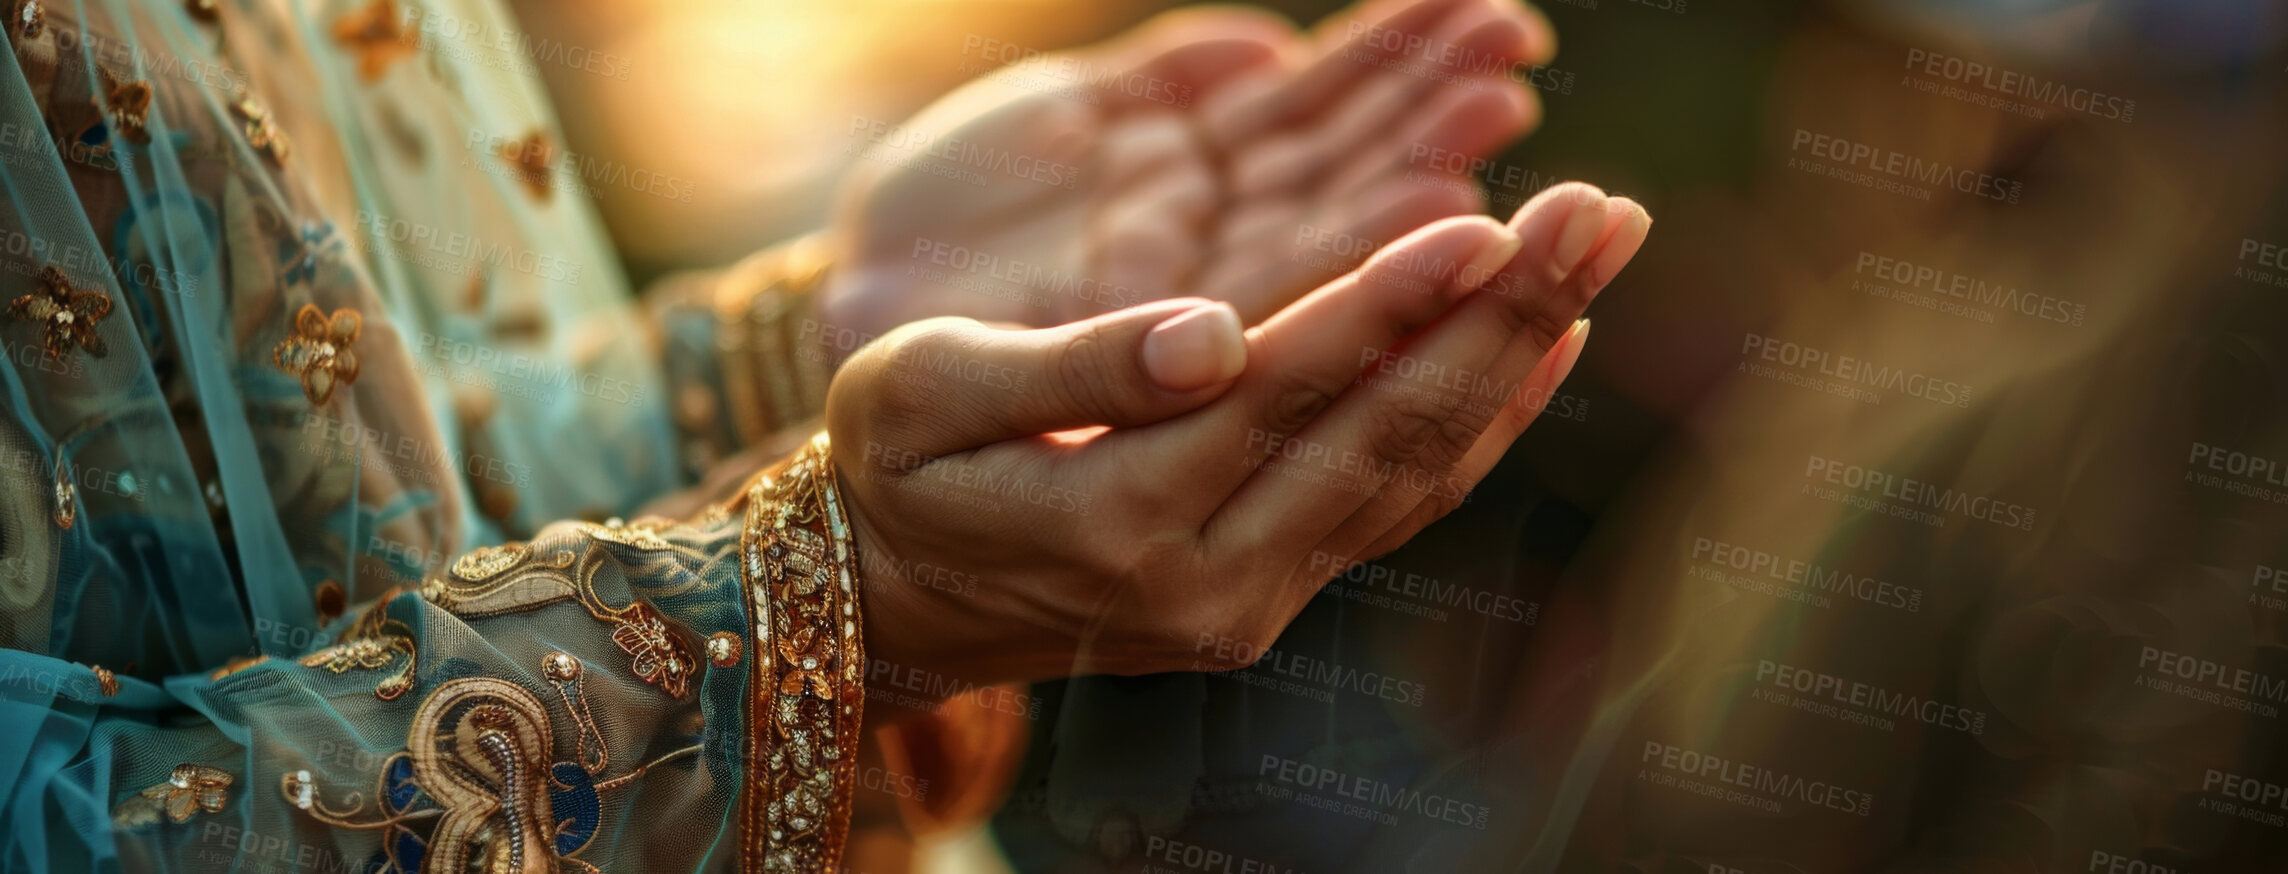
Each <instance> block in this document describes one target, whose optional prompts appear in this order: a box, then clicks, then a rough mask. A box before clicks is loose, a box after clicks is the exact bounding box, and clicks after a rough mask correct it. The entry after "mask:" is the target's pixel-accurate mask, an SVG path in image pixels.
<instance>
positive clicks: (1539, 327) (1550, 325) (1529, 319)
mask: <svg viewBox="0 0 2288 874" xmlns="http://www.w3.org/2000/svg"><path fill="white" fill-rule="evenodd" d="M1554 303H1555V302H1554V301H1549V302H1544V303H1543V304H1542V305H1541V306H1537V307H1534V308H1533V311H1532V312H1531V313H1530V314H1528V315H1527V316H1526V317H1525V324H1524V326H1523V327H1522V328H1521V329H1520V330H1523V331H1524V332H1525V336H1526V339H1529V340H1532V341H1533V348H1535V349H1539V350H1541V351H1542V352H1544V353H1547V352H1548V351H1549V350H1551V349H1555V348H1557V339H1558V338H1559V337H1563V336H1565V332H1566V331H1570V330H1572V329H1573V317H1572V316H1569V315H1566V313H1568V312H1577V310H1573V309H1572V308H1570V307H1561V306H1555V305H1553V304H1554Z"/></svg>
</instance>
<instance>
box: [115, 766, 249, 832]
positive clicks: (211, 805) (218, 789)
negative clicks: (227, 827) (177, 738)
mask: <svg viewBox="0 0 2288 874" xmlns="http://www.w3.org/2000/svg"><path fill="white" fill-rule="evenodd" d="M230 783H231V776H230V772H228V771H223V770H221V769H218V768H209V767H207V766H205V765H194V764H191V763H188V762H185V763H183V764H180V765H176V766H175V772H174V774H172V775H170V776H169V777H168V778H167V782H165V783H161V784H159V785H157V786H153V787H151V788H149V789H145V790H143V791H141V792H138V793H136V794H134V795H132V796H129V797H128V799H127V800H126V801H122V802H120V803H119V807H118V809H116V810H114V811H113V812H112V814H111V821H112V822H113V823H115V824H118V825H120V826H126V827H134V826H139V825H148V824H150V823H154V822H158V821H159V817H160V815H161V814H165V815H166V817H167V821H169V822H182V821H183V820H186V819H190V818H191V814H194V813H197V812H199V811H202V810H203V811H206V812H208V813H220V812H222V808H223V804H224V803H225V802H227V801H228V800H229V790H230Z"/></svg>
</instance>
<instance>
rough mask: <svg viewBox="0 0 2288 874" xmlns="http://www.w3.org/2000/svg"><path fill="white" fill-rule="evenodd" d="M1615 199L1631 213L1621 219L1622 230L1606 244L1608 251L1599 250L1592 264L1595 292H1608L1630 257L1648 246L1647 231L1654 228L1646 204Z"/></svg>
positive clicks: (1591, 282)
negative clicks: (1645, 244) (1644, 205)
mask: <svg viewBox="0 0 2288 874" xmlns="http://www.w3.org/2000/svg"><path fill="white" fill-rule="evenodd" d="M1614 202H1615V203H1617V204H1621V205H1624V206H1625V208H1626V212H1627V216H1626V217H1625V218H1622V219H1621V225H1620V229H1619V230H1617V231H1615V232H1614V233H1613V238H1612V240H1613V241H1612V242H1610V243H1607V244H1605V249H1604V251H1601V252H1598V253H1597V257H1596V258H1595V259H1594V260H1593V261H1592V262H1591V263H1590V264H1589V266H1588V270H1589V293H1590V294H1592V295H1593V294H1596V293H1598V292H1601V291H1604V290H1605V286H1607V285H1611V284H1612V282H1613V278H1614V277H1616V276H1619V275H1620V274H1621V268H1623V267H1627V266H1629V259H1631V258H1634V257H1636V254H1637V248H1638V247H1639V246H1642V245H1644V236H1643V235H1644V233H1645V232H1647V231H1650V230H1651V229H1652V213H1649V212H1646V211H1645V208H1644V207H1643V206H1642V205H1640V204H1638V203H1637V202H1636V201H1633V200H1629V199H1627V198H1614Z"/></svg>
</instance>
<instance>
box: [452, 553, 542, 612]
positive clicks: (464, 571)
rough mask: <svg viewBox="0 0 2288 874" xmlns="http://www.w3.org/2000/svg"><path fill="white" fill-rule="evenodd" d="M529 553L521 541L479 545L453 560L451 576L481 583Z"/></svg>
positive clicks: (513, 565) (514, 564) (521, 559)
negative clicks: (496, 544) (498, 544)
mask: <svg viewBox="0 0 2288 874" xmlns="http://www.w3.org/2000/svg"><path fill="white" fill-rule="evenodd" d="M530 554H531V550H528V549H526V548H525V547H524V544H521V543H510V544H504V545H501V546H480V547H477V548H476V549H472V550H470V551H469V552H468V554H466V555H463V556H461V557H460V558H457V559H454V560H453V576H456V577H460V578H461V579H464V580H468V581H469V582H472V583H481V582H484V581H485V580H489V579H492V578H493V577H494V576H496V575H498V574H499V573H500V572H501V571H505V570H508V569H509V568H512V567H515V566H516V564H517V562H520V561H523V560H524V558H525V556H527V555H530ZM431 600H435V599H431Z"/></svg>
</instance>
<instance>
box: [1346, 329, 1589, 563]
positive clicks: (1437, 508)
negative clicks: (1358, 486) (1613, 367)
mask: <svg viewBox="0 0 2288 874" xmlns="http://www.w3.org/2000/svg"><path fill="white" fill-rule="evenodd" d="M1588 342H1589V320H1588V319H1582V320H1580V321H1578V322H1574V323H1573V328H1572V329H1571V330H1568V331H1566V332H1565V335H1564V336H1563V337H1560V338H1558V340H1557V347H1556V349H1555V350H1554V351H1555V352H1556V353H1557V354H1554V355H1549V356H1545V357H1543V358H1542V359H1541V364H1540V366H1538V367H1535V368H1534V369H1533V373H1532V375H1530V376H1528V377H1526V380H1525V384H1524V385H1522V386H1519V388H1518V392H1517V394H1515V395H1512V396H1510V399H1509V402H1508V403H1506V404H1503V405H1502V409H1501V412H1499V413H1497V414H1495V416H1494V420H1493V423H1492V424H1490V425H1487V426H1486V431H1485V433H1483V434H1480V435H1478V442H1476V443H1473V444H1471V445H1470V451H1468V452H1466V453H1463V455H1462V460H1461V461H1460V462H1457V463H1456V464H1455V465H1454V469H1453V471H1452V472H1451V473H1449V474H1448V475H1447V478H1446V481H1448V482H1455V483H1467V484H1469V487H1470V488H1476V487H1477V484H1478V482H1479V481H1481V480H1483V479H1485V478H1486V474H1488V473H1492V472H1493V469H1494V465H1495V464H1498V463H1500V462H1501V460H1502V456H1503V455H1504V454H1506V453H1508V452H1509V447H1510V445H1511V444H1513V443H1516V442H1517V438H1518V437H1520V436H1523V435H1524V434H1525V429H1526V428H1528V427H1530V426H1532V425H1533V420H1535V419H1538V418H1540V417H1541V411H1542V409H1543V408H1545V407H1547V406H1549V403H1550V400H1551V399H1552V398H1554V397H1555V396H1556V394H1557V387H1558V386H1561V385H1564V384H1565V377H1567V376H1569V375H1571V374H1572V373H1573V365H1574V363H1575V362H1577V361H1579V360H1580V359H1581V347H1582V346H1583V345H1585V344H1587V343H1588ZM1466 493H1467V492H1466V491H1457V492H1455V493H1454V494H1453V495H1452V497H1446V496H1434V495H1429V494H1425V495H1424V497H1423V498H1422V501H1421V502H1420V503H1418V504H1416V505H1414V509H1413V510H1411V511H1408V512H1407V514H1406V515H1405V516H1403V517H1401V518H1400V519H1399V520H1398V524H1396V525H1393V526H1391V528H1390V530H1389V531H1385V532H1383V533H1382V534H1381V535H1379V536H1377V537H1375V538H1374V540H1373V542H1371V543H1368V544H1367V547H1366V548H1365V549H1362V550H1359V552H1358V556H1357V558H1358V559H1359V560H1361V561H1367V560H1372V559H1375V558H1378V557H1381V556H1383V555H1385V554H1388V553H1389V552H1390V551H1391V550H1394V549H1397V548H1398V547H1399V546H1401V545H1404V544H1405V543H1406V541H1408V540H1410V539H1413V537H1414V535H1415V534H1418V533H1420V532H1421V531H1422V529H1424V528H1427V527H1430V523H1432V522H1436V521H1438V520H1440V519H1443V518H1445V517H1446V514H1447V513H1451V512H1453V511H1454V508H1455V507H1459V506H1461V503H1462V497H1463V495H1465V494H1466Z"/></svg>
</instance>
